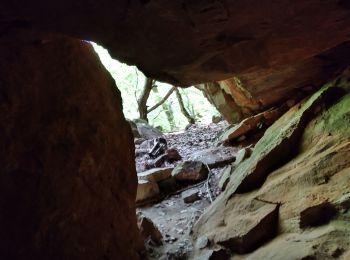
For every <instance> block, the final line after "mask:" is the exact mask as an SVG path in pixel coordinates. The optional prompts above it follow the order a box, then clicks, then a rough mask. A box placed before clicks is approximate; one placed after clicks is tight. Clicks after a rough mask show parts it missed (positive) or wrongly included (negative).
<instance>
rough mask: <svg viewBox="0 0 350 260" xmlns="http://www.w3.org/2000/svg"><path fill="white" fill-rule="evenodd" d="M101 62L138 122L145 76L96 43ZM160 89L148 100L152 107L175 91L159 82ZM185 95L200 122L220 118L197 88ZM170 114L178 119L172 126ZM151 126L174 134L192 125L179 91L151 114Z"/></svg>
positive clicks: (129, 114) (127, 113)
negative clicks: (138, 102) (215, 117)
mask: <svg viewBox="0 0 350 260" xmlns="http://www.w3.org/2000/svg"><path fill="white" fill-rule="evenodd" d="M92 45H93V47H94V49H95V51H96V53H97V54H98V55H99V57H100V59H101V62H102V63H103V65H104V66H105V67H106V69H107V70H108V71H109V72H110V73H111V75H112V77H113V78H114V80H115V82H116V85H117V87H118V89H119V90H120V92H121V95H122V98H123V112H124V115H125V117H126V118H129V119H136V118H138V117H139V113H138V111H137V107H138V106H137V98H138V97H139V96H140V94H141V90H142V87H143V86H144V83H145V76H144V74H143V73H142V72H141V71H139V70H138V69H137V67H135V66H128V65H126V64H124V63H120V62H119V61H117V60H114V59H112V58H111V56H110V55H109V53H108V51H107V50H106V49H104V48H103V47H101V46H99V45H97V44H95V43H92ZM156 85H157V90H156V91H152V92H151V95H150V97H149V99H148V101H147V105H148V107H151V106H153V105H155V104H156V103H157V102H159V100H160V99H161V98H162V97H164V96H165V95H166V93H167V92H168V91H169V90H170V89H171V87H172V86H171V85H169V84H166V83H162V82H156ZM180 92H181V95H182V96H183V100H184V103H185V106H186V109H187V110H188V111H189V113H190V114H191V116H193V117H195V119H196V121H197V122H201V123H210V122H211V118H212V116H213V115H219V112H218V111H217V110H216V109H215V108H214V107H213V106H212V105H211V104H210V103H209V102H208V100H207V99H206V98H205V97H204V95H203V94H202V92H201V91H200V90H198V89H196V88H195V87H189V88H183V89H181V90H180ZM170 113H172V114H173V116H174V122H173V123H169V120H168V119H169V115H170ZM148 119H149V123H150V124H151V125H153V126H155V127H160V128H161V129H162V130H163V131H165V132H167V131H174V130H180V129H184V128H185V126H186V125H187V124H188V122H187V120H186V118H185V117H184V116H183V114H182V113H181V110H180V107H179V104H178V102H177V98H176V95H175V92H174V93H173V94H172V95H171V96H170V97H169V98H168V100H167V101H166V103H165V105H163V106H159V107H158V108H157V109H155V110H154V111H152V112H150V113H149V114H148Z"/></svg>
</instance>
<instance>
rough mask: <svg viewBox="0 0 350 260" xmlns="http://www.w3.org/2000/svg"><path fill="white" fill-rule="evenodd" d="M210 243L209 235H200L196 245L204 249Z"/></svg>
mask: <svg viewBox="0 0 350 260" xmlns="http://www.w3.org/2000/svg"><path fill="white" fill-rule="evenodd" d="M208 245H209V239H208V238H207V237H200V238H198V240H197V242H196V247H197V248H198V249H203V248H205V247H207V246H208Z"/></svg>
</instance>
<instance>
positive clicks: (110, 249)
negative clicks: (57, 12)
mask: <svg viewBox="0 0 350 260" xmlns="http://www.w3.org/2000/svg"><path fill="white" fill-rule="evenodd" d="M10 35H11V33H9V34H5V35H3V36H4V37H3V38H2V40H4V39H7V40H8V41H7V42H6V41H5V42H4V41H3V42H2V43H1V44H0V61H1V62H0V79H1V84H0V100H1V101H0V103H1V105H0V136H1V142H0V165H1V170H0V190H1V198H0V212H1V214H0V225H1V232H0V240H1V243H0V258H1V259H137V258H138V254H137V246H138V244H137V243H138V241H139V239H138V230H137V224H136V216H135V196H136V184H137V181H136V173H135V166H134V159H133V158H134V155H133V153H134V152H133V142H132V139H133V138H132V133H131V131H130V127H129V125H128V123H127V122H126V120H125V119H124V116H123V113H122V107H121V104H122V103H121V98H120V93H119V91H118V90H117V88H116V86H115V83H114V80H113V78H112V77H111V76H110V74H109V73H108V72H107V71H106V70H105V69H104V67H103V65H102V64H101V63H100V61H99V59H98V57H97V56H96V54H95V53H94V51H93V49H92V47H91V46H90V45H89V44H88V43H86V42H83V41H79V40H76V39H70V38H66V37H58V36H47V35H46V36H45V37H39V36H38V37H33V34H32V33H31V32H30V33H28V32H24V31H23V32H22V33H18V32H16V34H14V35H12V36H10ZM6 37H7V38H6ZM12 37H13V38H12ZM120 136H123V138H120ZM121 147H122V149H121Z"/></svg>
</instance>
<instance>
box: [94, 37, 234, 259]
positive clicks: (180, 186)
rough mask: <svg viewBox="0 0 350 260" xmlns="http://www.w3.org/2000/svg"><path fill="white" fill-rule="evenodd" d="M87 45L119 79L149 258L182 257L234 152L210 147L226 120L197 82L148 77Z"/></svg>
mask: <svg viewBox="0 0 350 260" xmlns="http://www.w3.org/2000/svg"><path fill="white" fill-rule="evenodd" d="M92 45H93V47H94V49H95V51H96V52H97V54H98V55H99V57H100V59H101V61H102V63H103V64H104V66H105V67H106V69H107V70H108V71H109V72H110V73H111V75H112V76H113V78H114V79H115V81H116V85H117V87H118V89H119V91H120V92H121V96H122V100H123V112H124V116H125V117H126V118H127V120H128V122H129V124H130V125H131V127H132V131H133V134H134V144H135V166H136V172H137V176H138V189H137V195H136V206H137V208H136V212H137V217H138V224H139V228H140V230H141V234H142V235H143V237H144V239H145V246H146V249H147V250H146V251H147V252H146V254H147V257H148V258H151V259H158V258H159V257H160V256H162V255H165V254H168V256H169V257H170V258H172V257H173V258H181V259H183V258H186V257H188V255H189V253H190V252H191V250H192V244H191V235H190V233H191V228H192V226H193V225H194V223H195V222H196V221H197V220H198V218H199V217H200V215H201V214H202V213H203V211H204V210H205V209H206V208H207V207H208V206H209V205H210V204H211V203H212V202H213V200H214V199H215V198H216V197H217V195H218V194H219V193H220V192H221V188H220V187H219V179H220V176H221V175H222V174H223V172H224V171H225V170H229V168H228V165H230V163H232V161H233V160H234V158H235V155H236V152H237V149H236V148H234V147H220V148H217V147H215V146H216V144H217V141H218V136H219V135H220V134H221V133H222V132H223V131H224V129H225V128H227V127H228V122H227V121H226V120H224V119H223V118H222V116H221V115H220V113H219V112H218V111H217V110H216V108H215V107H214V106H213V105H212V104H211V103H210V102H209V101H208V99H207V98H206V97H205V95H204V92H203V91H202V90H200V89H199V88H197V87H195V86H191V87H187V88H180V87H174V86H172V85H169V84H166V83H162V82H158V81H154V80H151V81H149V79H148V78H146V77H145V76H144V74H143V73H142V72H141V71H139V70H138V69H137V67H135V66H128V65H126V64H123V63H120V62H119V61H117V60H114V59H112V58H111V56H110V55H109V53H108V51H107V50H106V49H104V48H103V47H101V46H99V45H97V44H95V43H92ZM148 84H151V85H148ZM147 87H150V88H149V89H148V93H147V94H146V95H147V96H146V98H145V97H144V96H143V95H145V92H147ZM142 96H143V97H142ZM142 98H144V99H146V100H143V101H144V105H146V109H148V110H150V111H149V112H148V113H147V115H146V118H142V113H141V112H140V109H142V108H141V107H140V100H141V99H142ZM181 176H182V177H181Z"/></svg>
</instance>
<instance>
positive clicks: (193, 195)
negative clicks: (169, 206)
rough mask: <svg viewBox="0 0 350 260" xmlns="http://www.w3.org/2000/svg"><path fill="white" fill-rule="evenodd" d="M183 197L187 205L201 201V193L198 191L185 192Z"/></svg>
mask: <svg viewBox="0 0 350 260" xmlns="http://www.w3.org/2000/svg"><path fill="white" fill-rule="evenodd" d="M181 196H182V199H183V201H184V202H185V203H193V202H195V201H197V200H200V197H199V191H198V190H197V189H195V190H187V191H184V192H183V193H182V194H181Z"/></svg>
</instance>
